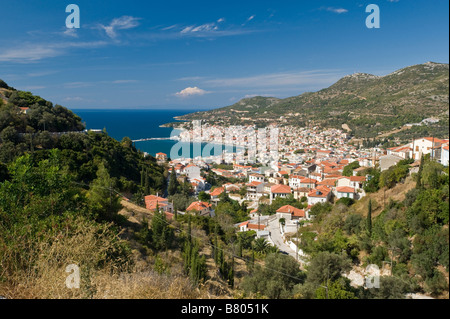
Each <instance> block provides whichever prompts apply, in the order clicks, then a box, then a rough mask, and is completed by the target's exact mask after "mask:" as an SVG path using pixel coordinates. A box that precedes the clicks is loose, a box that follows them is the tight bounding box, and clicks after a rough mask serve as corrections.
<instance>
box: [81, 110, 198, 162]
mask: <svg viewBox="0 0 450 319" xmlns="http://www.w3.org/2000/svg"><path fill="white" fill-rule="evenodd" d="M72 111H73V112H74V113H75V114H77V115H78V116H80V117H81V119H82V121H83V122H84V124H85V125H86V128H87V129H100V130H103V129H106V132H107V133H108V135H109V136H111V137H113V138H114V139H116V140H118V141H121V140H122V139H123V138H124V137H126V136H127V137H129V138H130V139H131V140H141V139H147V138H169V137H170V136H176V135H178V134H179V132H180V131H179V130H176V129H173V128H169V127H161V125H162V124H167V123H171V122H176V119H174V117H176V116H181V115H185V114H189V113H192V112H195V110H188V111H187V110H172V109H165V110H93V109H82V110H81V109H79V110H75V109H74V110H72ZM175 145H177V147H176V148H177V149H180V151H179V152H178V154H171V150H172V148H173V147H174V146H175ZM200 145H201V147H202V149H203V148H204V147H205V146H206V144H205V143H202V144H200ZM134 146H135V147H136V148H137V149H139V150H141V151H143V152H146V153H148V154H150V155H152V156H155V155H156V153H159V152H162V153H165V154H167V155H168V156H169V157H171V158H172V159H176V158H180V157H187V158H192V157H193V154H194V151H193V150H194V147H198V146H199V143H188V142H179V141H177V140H169V139H163V140H150V141H138V142H134ZM182 149H184V150H187V149H189V150H190V151H188V152H187V153H186V152H185V153H184V154H182ZM171 155H172V156H171Z"/></svg>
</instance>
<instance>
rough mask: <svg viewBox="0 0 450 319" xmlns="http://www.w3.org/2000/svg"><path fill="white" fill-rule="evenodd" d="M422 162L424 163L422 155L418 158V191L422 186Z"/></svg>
mask: <svg viewBox="0 0 450 319" xmlns="http://www.w3.org/2000/svg"><path fill="white" fill-rule="evenodd" d="M424 162H425V157H424V156H423V154H422V157H421V158H420V165H419V171H418V172H417V176H416V188H418V189H421V188H422V186H423V183H422V171H423V165H424Z"/></svg>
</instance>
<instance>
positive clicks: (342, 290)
mask: <svg viewBox="0 0 450 319" xmlns="http://www.w3.org/2000/svg"><path fill="white" fill-rule="evenodd" d="M351 290H352V289H351V287H350V285H349V284H348V283H347V282H345V281H344V280H343V279H342V278H341V279H339V280H336V281H331V280H328V281H327V282H326V283H323V285H321V286H320V287H319V288H317V290H316V299H357V298H356V296H355V294H354V292H352V291H351Z"/></svg>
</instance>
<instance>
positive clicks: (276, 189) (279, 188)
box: [270, 184, 291, 194]
mask: <svg viewBox="0 0 450 319" xmlns="http://www.w3.org/2000/svg"><path fill="white" fill-rule="evenodd" d="M270 191H271V192H272V193H274V194H291V188H290V187H289V186H287V185H283V184H279V185H275V186H272V187H271V189H270Z"/></svg>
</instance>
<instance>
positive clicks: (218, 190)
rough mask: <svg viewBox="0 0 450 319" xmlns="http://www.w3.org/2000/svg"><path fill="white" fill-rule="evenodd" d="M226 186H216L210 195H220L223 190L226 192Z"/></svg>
mask: <svg viewBox="0 0 450 319" xmlns="http://www.w3.org/2000/svg"><path fill="white" fill-rule="evenodd" d="M224 190H225V189H224V188H223V187H218V188H215V189H214V190H213V191H212V192H211V193H210V195H211V196H219V195H220V194H222V193H223V192H224Z"/></svg>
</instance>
